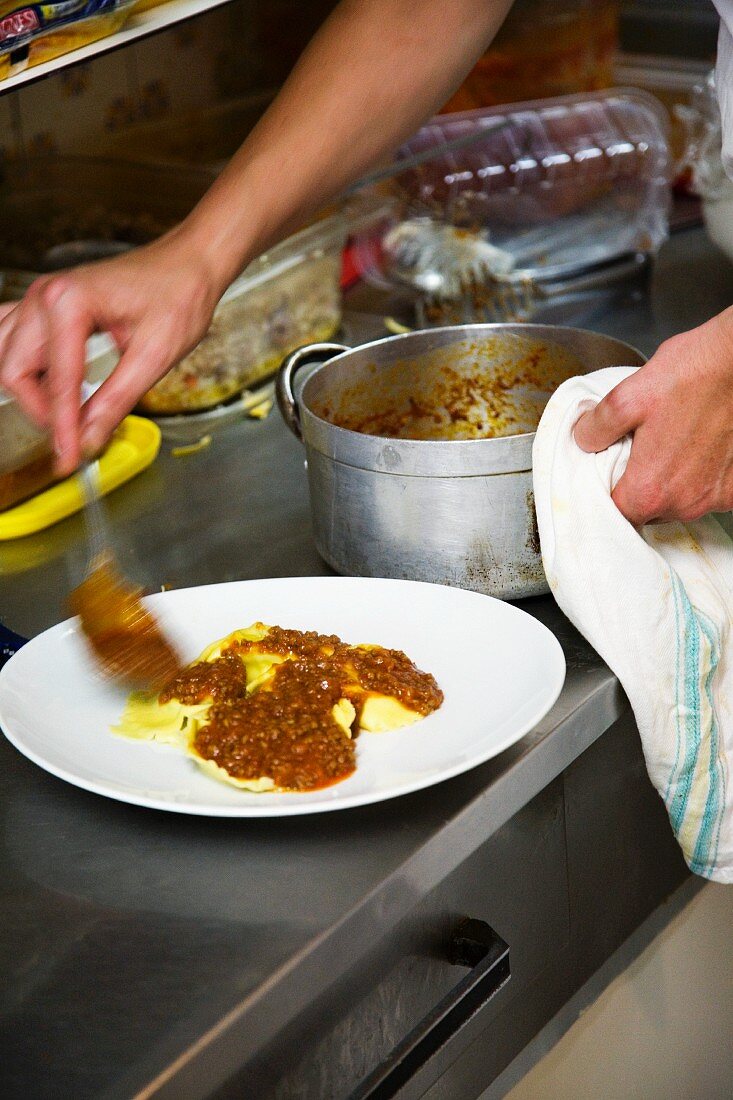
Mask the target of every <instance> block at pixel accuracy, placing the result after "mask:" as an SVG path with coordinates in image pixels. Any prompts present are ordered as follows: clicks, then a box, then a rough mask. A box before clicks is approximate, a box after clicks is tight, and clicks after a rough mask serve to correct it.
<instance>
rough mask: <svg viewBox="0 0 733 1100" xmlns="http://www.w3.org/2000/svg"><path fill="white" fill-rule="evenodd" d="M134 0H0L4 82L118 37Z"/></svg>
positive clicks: (0, 55)
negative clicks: (48, 0) (57, 0)
mask: <svg viewBox="0 0 733 1100" xmlns="http://www.w3.org/2000/svg"><path fill="white" fill-rule="evenodd" d="M133 5H134V0H61V2H60V3H50V4H37V3H25V4H23V3H19V2H18V0H0V80H1V79H4V78H5V77H7V76H13V75H15V73H18V72H22V71H23V70H24V69H27V68H29V67H31V66H33V65H40V64H42V63H43V62H44V61H52V60H53V59H54V58H56V57H60V56H61V55H62V54H65V53H70V52H71V51H72V50H78V49H79V48H80V47H81V46H86V45H88V44H89V43H90V42H96V41H97V40H98V39H100V38H106V37H108V36H109V35H110V34H115V33H116V32H117V31H118V30H120V28H121V27H122V26H123V25H124V23H125V22H126V20H127V18H128V17H129V16H130V15H131V14H132V10H133Z"/></svg>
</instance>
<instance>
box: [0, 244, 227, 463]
mask: <svg viewBox="0 0 733 1100" xmlns="http://www.w3.org/2000/svg"><path fill="white" fill-rule="evenodd" d="M222 290H223V287H220V286H219V284H218V282H217V279H216V277H215V276H214V274H213V273H211V272H209V271H208V270H207V267H206V263H205V257H203V256H202V254H201V253H200V252H197V251H195V250H193V249H192V248H191V244H190V242H189V241H187V239H186V238H185V235H184V234H182V233H181V231H180V230H177V231H174V232H173V233H170V234H168V236H166V237H163V238H161V239H160V240H158V241H156V242H155V243H154V244H152V245H148V246H146V247H145V248H140V249H136V250H135V251H133V252H130V253H127V254H125V255H122V256H119V257H115V259H113V260H106V261H103V262H102V263H95V264H91V265H87V266H84V267H79V268H76V269H74V270H73V271H68V272H64V273H62V274H59V275H55V276H46V277H42V278H40V279H38V280H37V281H36V282H35V283H34V284H33V285H32V287H31V288H30V290H29V291H28V292H27V294H26V296H25V298H24V299H23V301H22V302H20V303H18V304H17V305H15V306H14V307H13V306H10V307H3V309H2V312H0V386H3V387H4V388H5V389H6V390H8V391H9V392H10V393H12V394H13V395H14V396H15V397H17V399H18V401H19V402H20V404H21V405H22V407H23V408H24V409H25V411H26V412H27V413H28V414H29V415H30V416H31V417H32V418H33V420H35V421H36V423H37V424H38V425H39V426H40V427H42V428H48V429H50V431H51V432H52V436H53V445H54V450H55V452H56V471H57V473H58V475H59V476H65V475H67V474H69V473H71V472H72V471H73V470H75V469H76V467H77V466H78V464H79V461H80V457H81V454H82V451H87V450H88V451H90V452H92V453H96V452H97V451H98V450H99V449H100V448H101V447H102V446H103V444H104V443H105V442H106V441H107V439H108V438H109V436H110V435H111V433H112V431H113V430H114V428H115V427H116V426H117V424H118V423H119V422H120V420H121V419H122V418H123V417H124V416H125V415H126V414H127V413H128V412H129V411H130V409H131V408H132V407H133V406H134V405H135V404H136V403H137V401H138V400H139V399H140V397H141V396H142V394H144V393H145V392H146V391H147V390H148V389H149V388H150V387H151V386H152V385H153V383H155V382H157V381H158V379H159V378H161V377H162V376H163V375H164V374H165V372H166V371H167V370H168V369H169V368H170V367H171V366H172V365H173V364H174V363H176V362H177V361H178V360H179V359H181V358H182V357H183V356H184V355H186V354H187V353H188V352H189V351H190V350H191V349H192V348H193V347H194V346H195V345H196V344H197V343H198V341H199V340H200V339H201V337H202V336H203V335H204V333H205V332H206V329H207V327H208V324H209V321H210V319H211V314H212V312H213V310H214V307H215V305H216V302H217V301H218V298H219V296H220V294H221V292H222ZM105 331H106V332H109V333H110V334H111V336H112V338H113V339H114V341H115V343H116V344H117V346H118V348H119V350H120V352H121V353H122V357H121V359H120V363H119V366H118V367H117V368H116V370H115V371H114V372H113V373H112V375H111V376H110V377H109V379H108V380H107V381H106V382H105V383H104V384H103V385H102V386H101V387H100V389H99V390H98V391H97V392H96V393H95V394H94V395H93V396H92V398H91V399H90V400H89V401H88V402H87V403H86V404H85V405H84V407H83V409H80V390H81V384H82V379H83V374H84V363H85V355H84V349H85V344H86V341H87V338H88V337H89V336H90V335H92V333H94V332H105Z"/></svg>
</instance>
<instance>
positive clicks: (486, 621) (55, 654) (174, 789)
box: [0, 577, 565, 817]
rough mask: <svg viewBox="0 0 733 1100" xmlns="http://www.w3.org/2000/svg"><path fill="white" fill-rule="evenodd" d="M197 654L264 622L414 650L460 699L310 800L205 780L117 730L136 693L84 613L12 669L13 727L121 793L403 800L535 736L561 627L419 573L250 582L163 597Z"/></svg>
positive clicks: (50, 765)
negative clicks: (94, 653)
mask: <svg viewBox="0 0 733 1100" xmlns="http://www.w3.org/2000/svg"><path fill="white" fill-rule="evenodd" d="M149 603H150V605H151V606H153V607H154V608H155V611H156V614H158V615H159V616H160V618H161V621H162V623H163V624H164V626H165V628H166V629H167V630H169V631H170V634H171V636H172V637H173V638H175V639H176V640H177V641H178V643H179V644H180V647H181V652H182V654H183V656H184V657H185V658H186V659H188V660H191V659H193V658H194V657H195V656H197V654H198V653H199V652H200V651H201V650H202V649H203V648H204V647H205V646H206V645H207V644H208V643H209V642H211V641H213V640H214V639H215V638H220V637H222V636H223V635H225V634H228V633H229V632H230V631H232V630H235V629H236V628H237V627H243V626H247V625H248V624H249V623H251V622H254V621H255V620H258V619H260V620H262V621H263V622H268V623H271V624H276V625H279V626H285V627H293V628H296V629H299V630H317V631H319V632H320V633H322V634H338V635H339V637H341V638H342V639H343V640H344V641H346V642H352V643H354V642H373V643H376V644H379V645H383V646H388V647H390V648H393V649H402V650H404V652H405V653H407V655H408V656H409V657H410V658H411V659H412V660H413V661H415V663H416V664H417V665H418V667H420V668H422V669H424V670H425V671H427V672H432V673H433V675H434V676H435V677H436V679H437V681H438V683H439V685H440V687H441V688H442V689H443V691H444V693H445V701H444V703H443V705H442V707H441V708H440V710H438V711H436V712H435V713H434V714H432V715H430V716H429V717H427V718H425V719H424V720H422V721H421V722H418V723H417V724H416V725H415V726H413V727H412V728H410V729H405V730H394V731H393V732H391V733H383V734H367V733H364V734H362V735H361V737H360V738H359V741H358V749H357V768H356V772H355V773H354V775H351V776H349V778H348V779H346V780H344V781H343V782H341V783H338V784H336V785H335V786H333V787H329V788H326V789H325V790H321V791H313V792H309V793H305V794H288V793H280V794H253V793H251V792H250V793H248V792H244V791H238V790H236V789H235V788H233V787H229V786H227V785H225V784H223V783H218V782H217V781H216V780H215V779H210V778H209V777H208V776H206V775H205V774H203V773H202V772H201V771H200V770H199V769H198V768H197V766H196V764H194V762H193V761H192V760H190V759H188V758H186V757H185V756H182V755H181V754H180V752H178V751H176V750H175V749H174V748H172V747H170V746H165V745H154V744H151V743H149V742H142V743H138V742H134V741H127V740H125V739H124V738H120V737H116V736H114V735H113V734H111V733H110V732H109V727H110V725H112V724H113V723H114V722H116V721H117V719H118V718H119V716H120V714H121V712H122V708H123V706H124V702H125V694H124V692H123V691H121V690H120V689H119V688H117V687H115V686H113V685H111V684H108V683H105V682H104V681H102V680H100V678H99V677H98V676H97V675H96V674H95V672H94V669H93V666H92V665H91V662H90V659H89V657H88V655H87V652H86V649H85V646H84V642H83V639H82V637H81V636H80V633H79V630H78V627H77V625H76V622H75V621H74V620H69V621H67V622H65V623H60V624H59V625H58V626H55V627H52V628H51V629H50V630H47V631H46V632H45V633H44V634H41V635H39V636H38V637H37V638H34V639H33V640H32V641H31V642H29V643H28V644H27V645H25V646H24V647H23V648H22V649H21V650H19V652H18V653H16V654H15V656H14V657H12V658H11V659H10V661H8V663H7V664H6V665H5V667H4V669H3V670H2V672H0V726H2V729H3V731H4V732H5V735H6V737H7V738H8V739H9V740H10V741H11V742H12V743H13V744H14V745H15V746H16V748H18V749H19V750H20V751H21V752H22V753H23V754H24V755H25V756H27V757H28V758H29V759H30V760H33V761H35V763H36V764H40V766H41V767H42V768H45V769H46V771H49V772H51V774H52V775H56V776H59V777H60V778H61V779H66V780H67V781H68V782H69V783H73V784H75V785H76V786H77V787H83V788H84V789H85V790H88V791H94V792H96V793H97V794H104V795H108V796H109V797H110V798H116V799H119V800H120V801H121V802H132V803H134V804H136V805H139V806H151V807H153V808H155V809H159V810H174V811H178V812H179V813H190V814H206V815H211V816H216V817H279V816H284V815H288V814H305V813H319V812H321V811H324V810H339V809H345V808H346V807H349V806H362V805H365V804H367V803H369V802H379V801H381V800H382V799H386V798H394V797H395V796H396V795H401V794H408V793H409V792H411V791H418V790H420V789H422V788H423V787H429V786H431V785H432V784H434V783H439V782H441V780H443V779H448V778H450V777H451V776H454V775H458V774H460V773H461V772H465V771H468V769H469V768H473V767H475V766H476V765H477V764H481V763H483V762H484V761H485V760H488V759H489V758H490V757H492V756H496V755H497V754H498V753H500V752H502V751H503V750H504V749H506V748H508V747H509V746H510V745H513V744H514V742H515V741H518V740H519V739H520V738H521V737H522V736H524V734H525V733H528V732H529V730H531V729H532V728H533V727H534V726H535V725H536V724H537V723H538V722H539V721H540V719H541V718H542V717H543V716H544V715H545V714H546V713H547V711H548V710H549V709H550V707H551V706H552V704H553V703H554V702H555V700H556V699H557V697H558V695H559V693H560V689H561V688H562V685H563V681H564V679H565V659H564V657H563V653H562V650H561V648H560V645H559V643H558V642H557V640H556V638H555V637H554V635H553V634H552V633H551V632H550V631H549V630H547V628H546V627H544V626H543V625H542V624H541V623H539V622H537V620H536V619H533V618H532V617H531V616H530V615H527V614H526V613H525V612H523V611H520V610H519V609H518V608H517V607H513V606H512V605H511V604H505V603H502V602H501V601H500V600H495V599H492V598H491V597H489V596H481V595H479V594H477V593H475V592H467V591H464V590H462V589H457V588H444V587H441V586H439V585H432V584H421V583H417V582H413V581H396V580H369V579H363V578H353V577H312V578H288V579H280V580H262V581H234V582H232V583H229V584H217V585H208V586H206V587H202V588H188V589H183V590H181V591H177V592H165V593H160V594H158V595H155V596H151V597H149Z"/></svg>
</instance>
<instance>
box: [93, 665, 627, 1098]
mask: <svg viewBox="0 0 733 1100" xmlns="http://www.w3.org/2000/svg"><path fill="white" fill-rule="evenodd" d="M597 672H598V680H599V682H598V684H597V686H596V687H595V688H594V690H593V691H592V692H591V693H590V694H588V693H587V691H584V693H583V697H582V699H581V700H580V701H579V702H577V704H575V705H572V700H568V698H567V692H566V691H564V692H563V694H562V695H561V697H560V699H559V700H558V702H557V703H556V704H555V706H554V707H553V708H552V710H551V711H550V713H549V714H548V715H547V716H546V718H545V719H543V721H542V722H541V723H540V724H539V725H538V726H537V727H536V729H535V730H533V731H532V732H531V733H529V734H527V736H526V737H525V738H523V740H522V741H521V742H519V744H518V745H517V746H515V748H514V749H509V750H507V752H506V753H503V754H502V755H501V756H500V757H497V758H496V760H495V761H492V762H491V763H492V764H495V765H496V766H497V768H501V770H500V773H499V775H498V776H497V779H496V781H495V782H492V783H489V785H488V786H486V787H485V788H484V789H483V790H481V791H480V793H479V794H477V795H476V797H475V798H473V799H472V800H471V802H469V803H468V805H466V806H464V807H463V808H462V809H461V810H460V811H459V812H458V813H457V814H456V815H455V816H454V817H453V818H452V820H450V821H449V822H447V823H446V826H445V827H444V828H443V829H442V830H441V832H440V833H439V834H438V835H436V836H434V837H433V838H432V839H431V840H430V841H428V842H427V843H426V844H424V845H423V846H422V848H420V849H419V850H418V851H417V852H415V853H414V854H413V855H412V856H410V858H409V859H407V860H406V861H405V863H404V864H402V866H400V867H399V868H398V869H397V870H395V871H394V872H393V873H392V874H391V875H390V876H389V877H388V878H386V879H385V880H384V882H382V883H381V884H380V885H379V887H378V888H376V889H375V890H373V891H372V892H370V893H368V894H366V895H365V896H364V898H363V899H362V901H361V902H360V903H359V904H358V905H357V906H356V907H355V908H354V909H352V910H351V911H350V912H349V913H347V914H345V916H344V917H343V918H342V919H341V920H339V921H338V922H337V923H335V924H334V925H333V926H332V927H331V928H329V929H328V930H327V931H325V932H324V933H322V934H321V935H320V936H318V937H316V938H315V939H314V940H313V941H311V942H310V943H308V944H307V945H305V946H304V947H303V948H302V949H301V950H300V951H299V952H298V953H297V954H296V955H294V956H293V957H292V958H291V959H290V960H288V962H287V963H286V964H285V965H284V966H282V967H281V968H279V969H278V970H277V971H275V972H274V973H273V974H272V975H271V976H270V977H269V979H268V980H267V981H266V982H265V983H263V984H262V985H261V986H260V988H259V989H258V990H256V991H255V992H254V993H252V994H250V995H249V996H247V997H245V998H244V999H243V1000H242V1001H241V1003H240V1004H239V1005H237V1006H236V1007H235V1008H233V1009H232V1010H231V1011H230V1012H229V1013H227V1014H226V1015H225V1016H223V1017H222V1019H221V1020H220V1021H219V1023H218V1024H216V1025H215V1026H214V1027H212V1028H210V1029H209V1030H208V1031H207V1032H206V1033H205V1034H203V1035H202V1036H201V1037H200V1039H198V1040H197V1041H196V1042H195V1043H194V1044H191V1045H189V1046H188V1047H187V1048H186V1049H183V1050H182V1051H181V1054H180V1055H179V1056H178V1057H177V1058H176V1059H175V1060H174V1061H172V1062H170V1063H169V1065H168V1066H166V1068H165V1069H163V1070H161V1071H160V1072H158V1073H157V1074H156V1076H154V1077H153V1076H151V1078H150V1080H149V1081H148V1082H146V1083H145V1084H144V1085H141V1083H140V1078H139V1075H138V1074H136V1075H135V1079H134V1080H133V1079H132V1078H129V1079H127V1080H125V1081H123V1082H121V1083H119V1085H118V1087H116V1088H114V1089H112V1090H111V1091H106V1092H105V1093H103V1094H102V1100H122V1098H123V1097H124V1098H125V1100H129V1097H130V1096H135V1097H136V1098H138V1100H142V1098H145V1100H147V1098H148V1097H150V1098H152V1097H155V1098H156V1100H203V1098H204V1097H208V1096H210V1095H211V1093H212V1092H213V1091H214V1089H216V1088H218V1087H220V1086H221V1085H223V1084H224V1083H225V1082H226V1081H227V1080H228V1079H229V1078H230V1077H231V1076H232V1075H233V1074H234V1073H236V1071H237V1070H238V1069H241V1067H242V1066H243V1065H244V1064H245V1063H246V1061H247V1060H248V1059H249V1058H251V1057H252V1056H254V1055H255V1054H256V1053H257V1052H258V1051H260V1050H262V1049H263V1048H264V1047H265V1046H266V1045H267V1044H268V1043H269V1042H270V1041H271V1040H272V1039H274V1038H275V1036H276V1035H277V1034H278V1033H279V1032H280V1031H282V1030H283V1028H285V1027H286V1026H287V1025H288V1024H289V1023H291V1022H292V1021H293V1020H294V1019H296V1018H297V1016H298V1015H299V1014H300V1013H301V1012H303V1011H304V1010H305V1009H306V1008H307V1007H308V1006H309V1005H312V1003H313V1001H314V1000H315V999H316V998H317V997H319V996H320V995H321V994H323V993H325V992H326V991H327V990H328V989H329V988H330V987H331V986H332V985H333V984H334V983H336V982H337V981H339V980H340V979H341V978H343V977H344V975H345V974H347V973H348V970H349V969H350V968H351V967H353V965H354V963H355V961H356V960H355V957H354V944H355V943H370V944H374V943H375V942H378V941H379V940H380V939H381V938H383V937H384V936H386V935H387V934H388V933H389V932H390V930H391V929H393V928H394V927H395V926H396V925H397V924H398V923H399V921H400V920H401V919H402V918H403V917H404V916H405V915H406V914H407V913H409V911H410V910H411V909H412V908H413V907H414V906H415V905H416V904H417V903H418V902H419V901H420V899H421V898H422V897H424V896H426V895H427V894H428V893H429V892H430V891H431V890H432V889H433V888H434V887H435V886H437V885H438V884H439V883H440V882H441V881H442V880H443V879H444V878H445V877H446V876H447V875H448V874H450V872H451V871H453V870H455V868H456V867H458V866H460V864H461V863H462V862H463V861H464V860H465V859H467V858H468V857H469V856H470V855H471V854H472V853H473V852H474V851H476V849H477V848H478V847H480V845H481V844H483V843H485V841H487V840H488V839H489V838H490V837H491V836H492V835H493V834H494V833H495V832H496V831H497V830H498V829H500V828H501V827H502V826H503V825H505V824H506V823H507V822H508V821H509V820H510V819H511V818H512V817H513V816H514V815H515V814H516V813H517V812H518V811H519V810H521V809H522V808H523V807H524V806H526V805H527V804H528V803H529V802H531V800H532V799H533V798H534V797H535V796H536V795H537V794H539V793H540V791H542V790H543V789H544V788H545V787H546V786H548V784H549V783H551V782H552V781H553V780H554V779H556V778H557V776H559V775H561V774H562V772H563V771H564V770H565V769H566V768H567V767H569V766H570V765H571V764H572V763H573V762H574V761H575V760H576V759H577V758H578V757H579V756H580V755H581V753H583V752H584V751H585V750H586V749H587V748H589V747H590V745H592V744H593V743H594V742H595V741H596V740H597V739H598V738H599V737H601V736H602V735H603V734H604V733H605V732H606V730H607V729H609V728H610V726H611V725H612V724H613V723H614V722H615V721H616V720H617V719H618V718H620V717H621V715H622V714H623V713H624V711H625V710H626V708H627V707H628V702H627V700H626V697H625V695H624V693H623V690H622V688H621V685H620V684H619V682H618V680H617V679H616V677H615V676H613V674H612V673H611V672H610V671H609V670H608V669H606V668H599V669H598V670H597ZM571 689H572V684H571ZM571 694H572V691H571ZM569 701H570V702H571V707H570V708H568V705H567V704H568V702H569ZM558 711H560V712H561V714H562V717H560V719H559V721H558V720H557V719H558ZM563 712H564V713H563ZM512 754H514V755H515V756H516V759H515V760H514V761H513V762H512V763H511V764H510V766H509V767H508V768H506V766H505V762H506V758H507V757H508V756H511V755H512ZM502 763H503V765H504V766H503V767H501V764H502ZM417 883H419V884H420V888H419V889H417V887H416V884H417ZM169 1039H170V1037H169ZM166 1046H168V1044H166ZM155 1060H156V1059H155V1056H154V1052H153V1051H151V1057H150V1059H149V1064H151V1063H153V1062H154V1061H155ZM162 1060H163V1059H161V1061H162Z"/></svg>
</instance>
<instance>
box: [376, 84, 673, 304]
mask: <svg viewBox="0 0 733 1100" xmlns="http://www.w3.org/2000/svg"><path fill="white" fill-rule="evenodd" d="M667 126H668V122H667V118H666V116H665V113H664V111H663V109H662V107H661V105H660V104H659V103H658V102H657V101H656V100H655V99H654V98H653V97H652V96H650V95H647V94H646V93H644V92H637V91H626V90H612V91H608V92H603V93H586V94H584V95H578V96H566V97H563V98H559V99H554V100H541V101H537V102H534V103H524V104H517V105H513V106H510V107H495V108H489V109H486V110H481V111H469V112H466V113H463V114H453V115H439V116H437V117H436V118H434V119H432V120H431V122H429V123H428V124H427V125H426V126H424V127H423V128H422V129H421V130H419V131H418V132H417V133H416V134H415V135H414V136H413V137H412V138H411V139H410V140H409V141H408V142H406V143H405V145H404V146H403V147H402V148H401V149H400V150H399V151H398V153H397V156H396V159H395V162H394V163H393V164H392V165H391V166H390V167H389V168H388V169H386V170H385V171H383V172H380V173H376V174H375V175H374V176H372V177H371V178H369V179H367V180H364V181H362V183H361V185H360V189H361V190H365V191H367V192H369V191H371V190H376V191H378V193H380V194H382V195H389V196H391V197H392V199H393V200H394V203H395V206H394V215H393V217H392V219H391V221H390V222H389V223H385V224H384V225H383V227H382V229H383V234H382V238H381V240H380V242H379V247H375V244H374V240H373V238H372V239H371V240H367V239H366V238H364V239H363V240H362V241H361V242H360V248H359V253H360V257H361V260H362V268H363V271H364V273H365V274H366V275H367V276H368V277H369V276H371V278H372V279H373V280H374V281H377V282H380V281H381V282H384V283H387V284H390V283H405V282H408V283H409V282H410V281H412V283H413V284H414V285H416V286H417V287H418V288H419V289H435V287H431V286H430V285H427V284H429V282H430V279H429V278H427V283H426V280H425V278H423V276H424V275H425V273H426V272H425V270H423V271H421V264H422V265H423V267H424V261H426V256H427V253H431V256H430V259H429V262H428V267H429V265H430V263H434V262H439V260H440V250H441V249H442V248H444V246H445V247H448V248H450V245H451V243H452V244H455V243H456V242H460V246H461V247H462V248H463V249H464V251H465V249H466V247H468V249H469V251H470V249H471V248H472V247H473V244H471V237H472V236H473V237H474V238H475V239H477V240H478V242H479V250H480V252H481V260H482V262H484V261H485V262H486V263H487V264H488V266H489V267H492V265H496V266H495V267H492V270H495V271H496V273H498V274H507V273H510V274H511V273H516V274H517V275H518V276H521V277H525V276H527V275H529V276H531V277H533V278H536V279H543V280H547V279H558V278H563V277H565V276H568V275H571V274H574V273H576V272H577V271H578V270H580V269H582V268H584V267H586V266H588V265H591V264H598V263H599V262H604V261H608V260H611V259H613V258H614V257H615V256H618V255H622V254H625V253H629V252H637V251H644V252H654V251H655V250H656V249H657V248H658V247H659V245H660V244H661V243H662V241H663V240H664V239H665V237H666V235H667V230H668V213H669V204H670V177H671V168H672V166H671V158H670V152H669V145H668V140H667ZM436 225H438V226H439V227H442V229H443V230H444V229H445V227H449V232H448V233H447V234H446V233H445V232H443V234H442V239H441V241H439V242H437V245H436V240H437V238H436V233H435V229H434V227H435V226H436ZM430 227H432V228H430ZM456 229H457V230H459V233H456V232H455V230H456ZM426 241H427V242H428V244H427V245H426ZM467 242H468V245H467ZM436 251H437V255H436ZM426 270H427V269H426ZM428 274H429V272H428ZM421 280H422V281H421Z"/></svg>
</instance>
